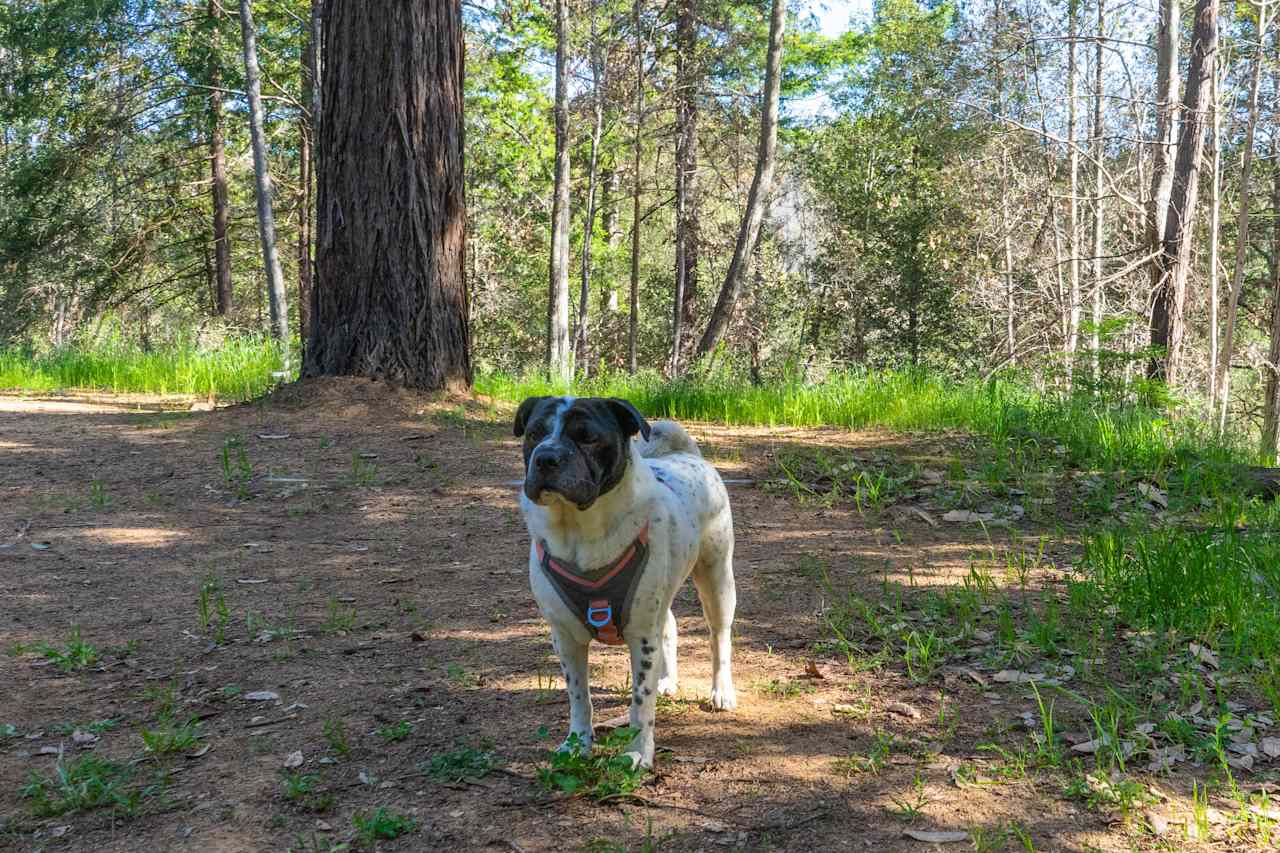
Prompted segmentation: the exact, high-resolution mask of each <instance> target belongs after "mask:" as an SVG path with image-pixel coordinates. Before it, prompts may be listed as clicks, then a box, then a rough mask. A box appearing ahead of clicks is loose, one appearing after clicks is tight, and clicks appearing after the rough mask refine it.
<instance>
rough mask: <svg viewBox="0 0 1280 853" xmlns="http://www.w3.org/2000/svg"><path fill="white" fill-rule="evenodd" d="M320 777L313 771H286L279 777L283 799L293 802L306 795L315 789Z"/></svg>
mask: <svg viewBox="0 0 1280 853" xmlns="http://www.w3.org/2000/svg"><path fill="white" fill-rule="evenodd" d="M319 781H320V777H319V776H317V775H316V774H314V773H290V772H288V771H286V772H285V773H284V774H282V776H281V778H280V786H281V788H282V789H283V790H284V796H285V799H288V800H294V801H295V802H296V801H298V800H301V799H302V798H304V797H306V796H307V795H308V794H310V793H311V792H312V791H314V790H315V787H316V783H317V782H319Z"/></svg>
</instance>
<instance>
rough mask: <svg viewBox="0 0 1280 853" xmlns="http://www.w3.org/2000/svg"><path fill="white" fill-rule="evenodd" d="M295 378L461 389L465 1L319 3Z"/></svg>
mask: <svg viewBox="0 0 1280 853" xmlns="http://www.w3.org/2000/svg"><path fill="white" fill-rule="evenodd" d="M324 46H325V47H324V64H323V68H322V73H321V80H322V83H323V89H324V96H323V104H324V113H323V115H322V116H321V120H320V134H321V137H320V140H319V145H318V146H317V152H318V154H319V158H320V159H319V162H318V163H317V168H316V176H317V179H318V189H319V204H318V206H317V212H318V215H317V222H316V224H317V226H318V228H317V235H316V236H317V240H316V250H317V251H316V282H315V290H314V304H315V311H314V312H313V314H312V318H311V320H312V323H311V340H310V342H309V344H308V346H307V351H306V365H305V375H307V376H319V375H356V376H368V377H373V378H377V379H384V380H388V381H392V382H396V383H400V384H403V385H407V386H409V387H413V388H424V389H440V388H446V387H456V388H463V387H466V386H468V385H469V384H470V382H471V363H470V331H469V328H468V317H469V309H468V301H467V287H466V277H465V264H466V199H465V195H464V192H465V180H464V175H465V172H464V168H463V150H464V149H463V128H464V125H463V114H462V107H463V100H462V77H463V27H462V0H438V2H433V3H402V2H399V0H329V2H327V3H326V4H325V10H324Z"/></svg>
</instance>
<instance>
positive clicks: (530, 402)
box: [512, 397, 551, 438]
mask: <svg viewBox="0 0 1280 853" xmlns="http://www.w3.org/2000/svg"><path fill="white" fill-rule="evenodd" d="M549 399H551V398H550V397H529V398H527V399H526V400H525V401H524V402H523V403H521V404H520V408H518V409H516V420H515V423H514V424H513V425H512V431H513V432H514V433H515V435H516V438H519V437H520V436H522V435H524V428H525V424H527V423H528V422H529V416H530V415H532V414H533V410H534V409H536V408H538V404H539V403H541V402H542V401H543V400H549Z"/></svg>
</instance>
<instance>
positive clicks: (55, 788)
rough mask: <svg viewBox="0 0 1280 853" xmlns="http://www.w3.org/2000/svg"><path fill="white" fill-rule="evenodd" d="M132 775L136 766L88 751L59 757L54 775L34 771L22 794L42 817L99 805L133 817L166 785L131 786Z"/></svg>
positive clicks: (96, 807)
mask: <svg viewBox="0 0 1280 853" xmlns="http://www.w3.org/2000/svg"><path fill="white" fill-rule="evenodd" d="M132 778H133V769H132V768H131V767H129V766H128V765H125V764H117V763H116V762H113V761H106V760H104V759H101V758H99V757H97V756H96V755H85V756H81V757H80V758H77V759H75V760H74V761H70V762H68V761H63V760H59V761H58V763H57V765H55V767H54V769H53V774H52V775H48V776H46V775H43V774H40V773H34V772H33V773H32V774H31V776H30V777H29V779H28V781H27V784H26V785H24V786H23V787H22V788H21V790H20V791H19V794H20V796H21V797H22V798H23V799H25V800H30V801H31V802H30V806H31V810H32V812H34V813H35V814H36V816H38V817H55V816H57V815H61V814H67V813H68V812H78V811H88V810H90V809H98V808H108V809H111V810H112V811H113V812H115V813H116V814H117V815H120V816H123V817H132V816H133V815H135V814H136V813H137V811H138V808H139V807H140V806H141V804H142V801H143V800H145V799H147V798H149V797H151V796H153V795H155V794H157V793H159V791H160V790H161V787H162V786H161V785H159V784H157V785H151V786H146V787H135V786H131V785H130V782H131V781H132Z"/></svg>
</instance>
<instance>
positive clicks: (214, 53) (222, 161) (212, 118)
mask: <svg viewBox="0 0 1280 853" xmlns="http://www.w3.org/2000/svg"><path fill="white" fill-rule="evenodd" d="M221 17H222V4H221V0H209V24H210V29H211V32H210V34H209V39H210V42H211V46H210V49H209V56H210V67H209V162H210V168H211V171H212V178H213V180H212V183H211V185H210V186H211V189H210V192H211V195H212V197H213V253H214V262H213V266H214V277H215V280H216V284H215V287H214V305H215V308H214V310H215V311H216V312H217V314H218V315H219V316H221V317H226V316H227V315H229V314H230V313H231V307H232V306H231V303H232V291H231V240H230V238H229V237H228V236H227V233H228V225H229V222H230V220H231V205H230V202H229V201H228V193H227V152H226V145H225V143H224V142H223V127H222V63H221V60H220V58H219V56H218V42H219V41H220V39H219V22H220V20H221Z"/></svg>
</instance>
